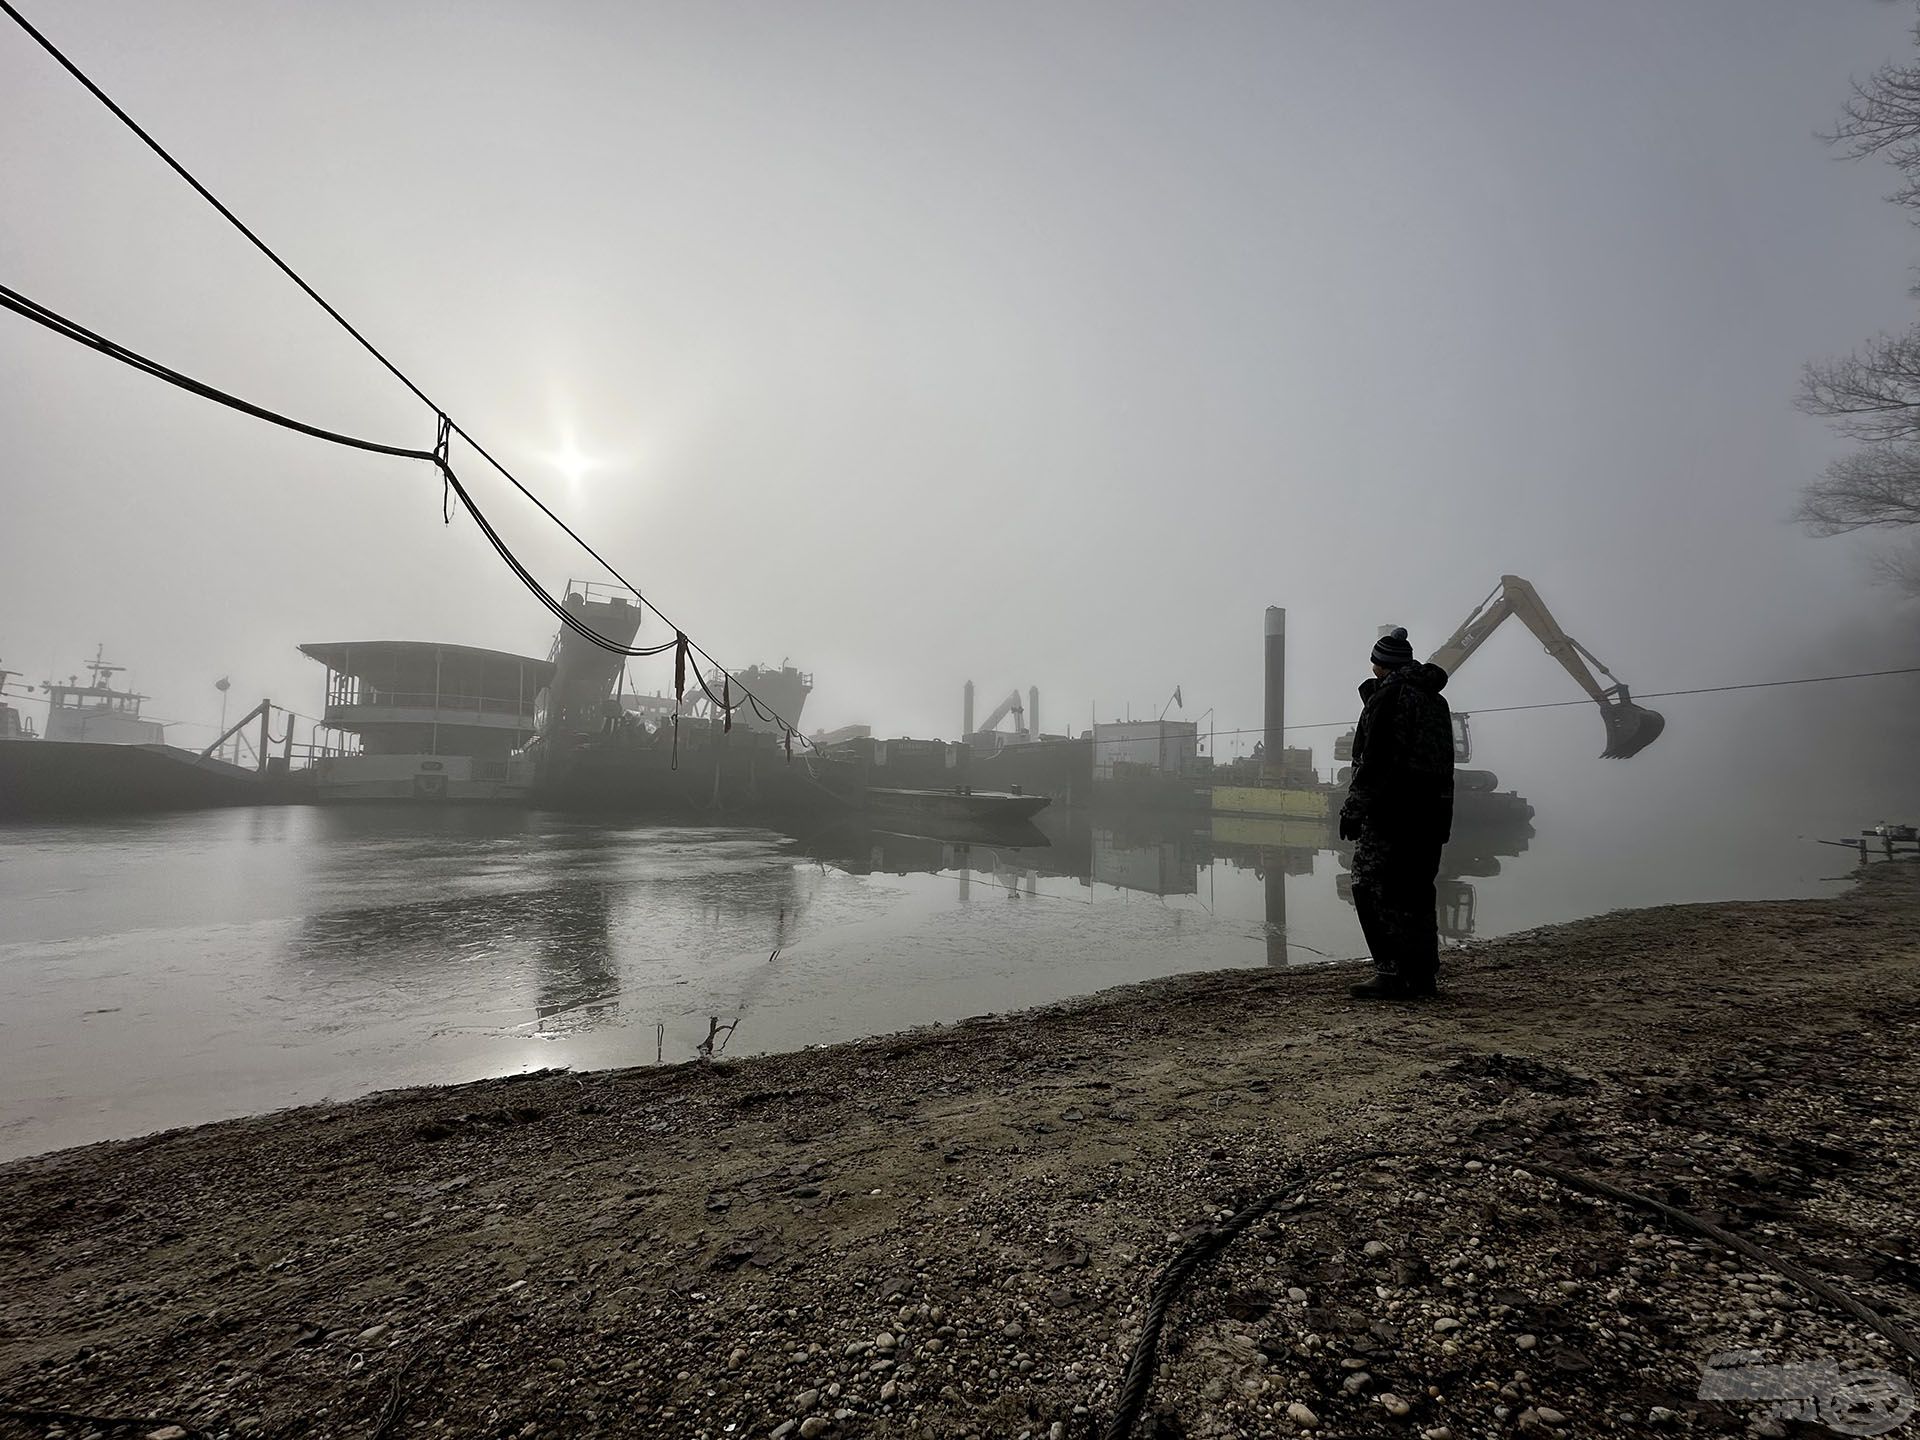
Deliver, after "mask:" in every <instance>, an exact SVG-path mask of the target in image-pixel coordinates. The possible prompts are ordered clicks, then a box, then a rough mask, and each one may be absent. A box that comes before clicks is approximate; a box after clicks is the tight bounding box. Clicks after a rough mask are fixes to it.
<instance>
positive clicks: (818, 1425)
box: [800, 1415, 833, 1440]
mask: <svg viewBox="0 0 1920 1440" xmlns="http://www.w3.org/2000/svg"><path fill="white" fill-rule="evenodd" d="M832 1428H833V1421H831V1420H829V1419H828V1418H827V1417H826V1416H824V1415H809V1416H808V1417H807V1418H806V1419H805V1420H802V1421H801V1422H800V1440H813V1437H814V1436H816V1435H824V1434H826V1433H827V1431H828V1430H830V1429H832Z"/></svg>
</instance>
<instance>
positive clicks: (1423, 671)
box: [1360, 664, 1447, 700]
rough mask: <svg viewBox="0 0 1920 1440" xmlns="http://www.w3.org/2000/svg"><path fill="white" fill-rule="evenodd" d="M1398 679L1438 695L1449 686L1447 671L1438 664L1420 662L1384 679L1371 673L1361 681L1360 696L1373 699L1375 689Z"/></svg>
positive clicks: (1363, 698)
mask: <svg viewBox="0 0 1920 1440" xmlns="http://www.w3.org/2000/svg"><path fill="white" fill-rule="evenodd" d="M1396 681H1398V682H1399V683H1401V684H1403V685H1412V686H1414V687H1415V688H1416V689H1420V690H1427V691H1431V692H1432V693H1433V694H1435V695H1438V694H1439V693H1440V692H1441V691H1442V690H1444V689H1446V688H1447V672H1446V671H1444V670H1442V669H1441V668H1440V667H1439V666H1438V665H1434V664H1420V665H1408V666H1406V667H1404V668H1403V669H1399V670H1396V671H1394V672H1393V674H1391V675H1389V676H1387V678H1386V679H1384V680H1382V679H1381V678H1380V677H1379V676H1377V675H1370V676H1368V677H1367V678H1366V679H1365V680H1362V681H1361V682H1360V698H1361V699H1362V700H1371V699H1372V698H1373V692H1374V691H1376V690H1378V689H1379V688H1380V687H1381V686H1382V685H1391V684H1393V683H1394V682H1396Z"/></svg>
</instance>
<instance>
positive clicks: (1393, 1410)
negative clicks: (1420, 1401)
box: [1380, 1390, 1413, 1420]
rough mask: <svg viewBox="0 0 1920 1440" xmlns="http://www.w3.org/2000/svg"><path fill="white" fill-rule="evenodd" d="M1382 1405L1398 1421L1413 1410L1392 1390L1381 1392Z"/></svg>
mask: <svg viewBox="0 0 1920 1440" xmlns="http://www.w3.org/2000/svg"><path fill="white" fill-rule="evenodd" d="M1380 1403H1381V1404H1382V1405H1383V1406H1385V1407H1386V1411H1387V1413H1388V1414H1389V1415H1391V1416H1393V1418H1394V1419H1396V1420H1398V1419H1399V1418H1400V1417H1401V1416H1402V1415H1405V1414H1406V1413H1407V1411H1409V1410H1411V1409H1412V1408H1413V1407H1412V1406H1411V1405H1409V1404H1407V1402H1406V1401H1404V1400H1402V1399H1401V1398H1400V1397H1399V1396H1398V1395H1396V1394H1394V1393H1393V1392H1392V1391H1391V1390H1382V1391H1381V1392H1380Z"/></svg>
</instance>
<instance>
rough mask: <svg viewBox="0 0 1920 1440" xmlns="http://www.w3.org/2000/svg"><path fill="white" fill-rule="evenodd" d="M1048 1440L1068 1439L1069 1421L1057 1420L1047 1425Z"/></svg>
mask: <svg viewBox="0 0 1920 1440" xmlns="http://www.w3.org/2000/svg"><path fill="white" fill-rule="evenodd" d="M1047 1440H1067V1422H1066V1421H1064V1420H1056V1421H1054V1422H1053V1424H1051V1425H1049V1426H1048V1427H1047Z"/></svg>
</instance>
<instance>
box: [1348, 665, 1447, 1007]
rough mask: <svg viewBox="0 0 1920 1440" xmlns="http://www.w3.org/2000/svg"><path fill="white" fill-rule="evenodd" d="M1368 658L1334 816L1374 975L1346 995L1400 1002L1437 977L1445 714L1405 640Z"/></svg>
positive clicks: (1436, 684)
mask: <svg viewBox="0 0 1920 1440" xmlns="http://www.w3.org/2000/svg"><path fill="white" fill-rule="evenodd" d="M1371 658H1372V661H1373V677H1374V678H1373V679H1371V680H1368V681H1366V682H1365V683H1364V684H1362V685H1361V687H1360V699H1361V702H1362V708H1361V711H1360V723H1359V725H1358V726H1357V727H1355V729H1354V733H1353V779H1352V782H1351V785H1350V787H1349V789H1348V792H1347V802H1346V804H1344V805H1343V806H1341V807H1340V838H1341V839H1342V840H1351V841H1353V842H1354V846H1353V908H1354V909H1355V910H1357V911H1358V912H1359V913H1360V929H1361V931H1362V932H1363V933H1364V934H1365V935H1366V937H1367V948H1368V949H1369V950H1371V951H1372V952H1373V965H1374V971H1375V974H1374V977H1373V979H1371V980H1369V981H1366V982H1364V983H1363V984H1359V985H1355V986H1354V987H1353V989H1352V994H1353V996H1354V998H1355V999H1357V1000H1405V999H1412V998H1415V997H1418V996H1424V995H1432V994H1435V993H1436V989H1437V986H1436V981H1437V980H1438V978H1439V973H1440V926H1439V921H1438V919H1437V917H1436V916H1435V914H1434V898H1435V897H1434V885H1433V882H1434V877H1435V876H1436V875H1438V874H1439V873H1440V848H1441V846H1443V845H1445V844H1446V843H1447V837H1448V835H1450V834H1451V833H1452V830H1453V713H1452V712H1451V711H1450V710H1448V708H1447V702H1446V701H1445V700H1443V699H1441V698H1440V692H1441V690H1442V689H1444V688H1445V687H1446V683H1447V672H1446V671H1444V670H1442V669H1441V668H1440V667H1439V666H1438V665H1416V664H1414V663H1413V646H1411V645H1410V644H1408V643H1407V632H1406V631H1405V630H1395V631H1394V632H1393V633H1392V634H1390V635H1383V636H1381V637H1380V640H1379V642H1378V643H1377V644H1376V645H1375V646H1374V647H1373V655H1372V657H1371Z"/></svg>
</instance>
